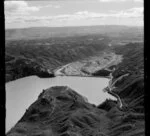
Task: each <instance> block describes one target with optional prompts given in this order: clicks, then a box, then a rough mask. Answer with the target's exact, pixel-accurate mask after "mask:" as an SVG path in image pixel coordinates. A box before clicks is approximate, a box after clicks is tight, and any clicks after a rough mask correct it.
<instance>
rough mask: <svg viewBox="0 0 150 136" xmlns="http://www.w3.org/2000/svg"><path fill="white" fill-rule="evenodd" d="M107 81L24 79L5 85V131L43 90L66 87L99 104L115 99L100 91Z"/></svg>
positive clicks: (95, 79) (89, 78)
mask: <svg viewBox="0 0 150 136" xmlns="http://www.w3.org/2000/svg"><path fill="white" fill-rule="evenodd" d="M108 82H109V79H106V78H94V77H65V76H58V77H55V78H44V79H42V78H38V77H37V76H30V77H25V78H22V79H18V80H15V81H12V82H9V83H7V84H6V131H8V130H9V129H10V128H11V127H13V126H14V125H15V124H16V123H17V121H18V120H19V119H20V118H21V117H22V116H23V114H24V113H25V110H26V109H27V108H28V107H29V106H30V105H31V104H32V103H33V102H34V101H35V100H36V99H37V98H38V95H39V94H40V93H41V92H42V90H43V89H47V88H49V87H51V86H62V85H64V86H68V87H70V88H72V89H73V90H75V91H76V92H78V93H79V94H81V95H83V96H85V97H87V98H88V101H89V102H90V103H93V104H96V105H98V104H100V103H102V102H103V101H104V100H106V98H111V99H115V100H116V98H114V97H113V96H111V95H109V94H108V93H105V92H103V91H102V89H103V88H105V87H106V86H107V85H108Z"/></svg>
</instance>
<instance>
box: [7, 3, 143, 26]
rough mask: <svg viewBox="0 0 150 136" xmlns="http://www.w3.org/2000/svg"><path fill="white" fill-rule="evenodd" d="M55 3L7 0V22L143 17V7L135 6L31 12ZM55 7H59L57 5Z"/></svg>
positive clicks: (46, 22)
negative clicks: (51, 13) (43, 13)
mask: <svg viewBox="0 0 150 136" xmlns="http://www.w3.org/2000/svg"><path fill="white" fill-rule="evenodd" d="M52 6H54V5H50V4H48V5H46V6H41V7H34V6H29V5H28V3H27V2H24V1H5V11H6V12H5V22H6V24H12V23H19V22H20V24H22V23H26V24H28V25H30V24H34V23H37V24H46V25H47V24H49V23H51V22H63V21H68V22H69V21H76V20H82V19H84V20H93V19H108V18H113V19H117V18H120V19H121V18H124V19H127V18H140V20H142V19H141V18H142V17H143V7H135V8H131V9H126V10H122V11H109V12H107V13H100V12H90V11H86V10H85V11H78V12H75V13H73V14H60V15H55V16H33V15H31V14H30V12H36V11H39V10H40V9H41V8H46V7H52ZM55 6H57V5H55ZM55 8H59V6H58V7H55Z"/></svg>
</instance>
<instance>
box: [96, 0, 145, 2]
mask: <svg viewBox="0 0 150 136" xmlns="http://www.w3.org/2000/svg"><path fill="white" fill-rule="evenodd" d="M99 1H100V2H128V1H133V2H143V1H144V0H99Z"/></svg>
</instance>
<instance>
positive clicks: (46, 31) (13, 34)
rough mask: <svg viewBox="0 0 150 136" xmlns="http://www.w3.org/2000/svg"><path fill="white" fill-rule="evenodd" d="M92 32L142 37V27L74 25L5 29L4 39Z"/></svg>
mask: <svg viewBox="0 0 150 136" xmlns="http://www.w3.org/2000/svg"><path fill="white" fill-rule="evenodd" d="M93 34H94V35H97V34H103V35H107V36H109V37H121V36H123V37H132V38H134V37H142V36H143V27H131V26H117V25H100V26H76V27H31V28H21V29H6V32H5V35H6V40H21V39H24V40H29V39H43V38H44V39H46V38H50V37H68V36H83V35H93ZM142 38H143V37H142ZM142 38H141V39H142Z"/></svg>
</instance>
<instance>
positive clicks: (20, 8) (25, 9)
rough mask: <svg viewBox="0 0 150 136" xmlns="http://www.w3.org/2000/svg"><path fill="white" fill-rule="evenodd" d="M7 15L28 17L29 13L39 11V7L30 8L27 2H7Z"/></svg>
mask: <svg viewBox="0 0 150 136" xmlns="http://www.w3.org/2000/svg"><path fill="white" fill-rule="evenodd" d="M4 5H5V15H6V16H12V15H13V16H17V15H28V14H29V12H35V11H39V8H38V7H35V6H29V5H28V3H27V2H26V1H5V4H4Z"/></svg>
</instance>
